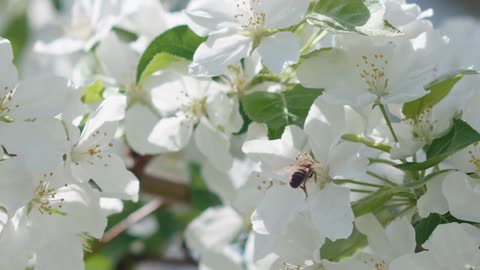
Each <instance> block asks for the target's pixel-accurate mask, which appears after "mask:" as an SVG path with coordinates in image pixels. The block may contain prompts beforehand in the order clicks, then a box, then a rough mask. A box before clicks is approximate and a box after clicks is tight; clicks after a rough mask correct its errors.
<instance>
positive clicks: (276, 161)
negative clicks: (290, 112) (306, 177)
mask: <svg viewBox="0 0 480 270" xmlns="http://www.w3.org/2000/svg"><path fill="white" fill-rule="evenodd" d="M306 144H307V136H306V135H305V134H304V133H303V131H302V129H300V128H299V127H297V126H293V125H292V126H287V127H286V128H285V131H284V132H283V134H282V138H281V139H277V140H266V139H259V140H252V141H248V142H246V143H245V144H244V145H243V147H242V151H243V152H244V153H245V154H247V155H248V156H249V157H250V158H252V159H253V160H256V161H260V162H262V166H265V167H266V168H269V169H271V170H278V169H281V168H285V167H287V166H289V165H293V164H294V163H295V158H296V157H297V155H298V154H299V153H302V151H303V150H304V149H305V147H306Z"/></svg>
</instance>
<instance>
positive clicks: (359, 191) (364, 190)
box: [350, 188, 374, 193]
mask: <svg viewBox="0 0 480 270" xmlns="http://www.w3.org/2000/svg"><path fill="white" fill-rule="evenodd" d="M350 191H351V192H358V193H372V192H374V191H373V190H366V189H356V188H351V189H350Z"/></svg>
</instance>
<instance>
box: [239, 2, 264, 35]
mask: <svg viewBox="0 0 480 270" xmlns="http://www.w3.org/2000/svg"><path fill="white" fill-rule="evenodd" d="M260 4H261V1H260V0H252V1H251V4H250V1H246V0H242V1H238V2H237V8H238V10H239V12H237V13H235V14H234V17H235V19H237V20H238V21H239V22H240V24H241V25H242V28H243V30H245V31H248V32H250V34H252V35H253V36H257V35H259V34H261V33H262V32H263V30H264V28H263V26H264V24H265V13H264V12H258V11H255V8H254V6H255V5H260Z"/></svg>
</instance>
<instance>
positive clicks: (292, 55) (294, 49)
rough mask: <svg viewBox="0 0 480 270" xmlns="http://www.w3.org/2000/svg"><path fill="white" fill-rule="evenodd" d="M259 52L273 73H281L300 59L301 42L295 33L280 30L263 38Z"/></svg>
mask: <svg viewBox="0 0 480 270" xmlns="http://www.w3.org/2000/svg"><path fill="white" fill-rule="evenodd" d="M258 52H259V53H260V55H261V56H262V62H263V64H264V65H265V66H266V67H268V68H269V69H270V71H272V72H273V73H275V74H280V73H282V71H283V70H285V68H287V67H288V66H290V65H292V64H295V63H297V62H298V60H299V59H300V42H299V40H298V38H297V36H295V34H293V33H291V32H280V33H277V34H275V35H271V36H268V37H266V38H263V39H262V42H261V43H260V46H258Z"/></svg>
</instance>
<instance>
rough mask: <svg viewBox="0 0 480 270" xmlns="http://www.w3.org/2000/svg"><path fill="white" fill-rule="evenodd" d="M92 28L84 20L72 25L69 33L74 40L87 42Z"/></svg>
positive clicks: (87, 20) (87, 21)
mask: <svg viewBox="0 0 480 270" xmlns="http://www.w3.org/2000/svg"><path fill="white" fill-rule="evenodd" d="M92 32H93V31H92V26H91V25H90V20H89V19H87V18H85V19H83V20H80V21H78V22H77V23H75V24H73V25H72V29H71V33H72V34H73V36H74V37H75V38H78V39H80V40H83V41H88V40H89V39H90V37H91V36H92Z"/></svg>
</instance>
